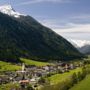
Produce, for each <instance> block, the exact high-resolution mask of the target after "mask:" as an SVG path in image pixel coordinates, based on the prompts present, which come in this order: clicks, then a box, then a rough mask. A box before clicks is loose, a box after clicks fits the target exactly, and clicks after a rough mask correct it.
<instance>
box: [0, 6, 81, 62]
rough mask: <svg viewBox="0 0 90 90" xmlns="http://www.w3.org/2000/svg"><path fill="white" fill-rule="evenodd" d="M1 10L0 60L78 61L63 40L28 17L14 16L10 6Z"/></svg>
mask: <svg viewBox="0 0 90 90" xmlns="http://www.w3.org/2000/svg"><path fill="white" fill-rule="evenodd" d="M3 8H4V9H3ZM3 8H2V9H1V11H0V60H5V61H10V62H18V61H19V58H20V57H24V58H30V59H33V60H39V61H48V60H70V59H75V58H81V57H82V54H81V53H80V52H79V51H78V50H77V49H76V48H74V47H73V45H71V44H70V43H69V42H68V41H67V40H66V39H64V38H63V37H61V36H60V35H58V34H57V33H55V32H54V31H52V30H51V29H50V28H47V27H45V26H43V25H42V24H40V23H39V22H38V21H36V20H35V19H34V18H32V17H31V16H25V15H22V14H17V12H16V11H15V10H13V9H12V8H11V6H3ZM7 8H8V11H9V12H8V11H7ZM2 10H3V11H2ZM12 12H13V13H12ZM16 15H18V17H17V16H16Z"/></svg>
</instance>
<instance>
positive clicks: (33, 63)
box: [20, 58, 50, 66]
mask: <svg viewBox="0 0 90 90" xmlns="http://www.w3.org/2000/svg"><path fill="white" fill-rule="evenodd" d="M20 60H21V61H22V62H23V63H25V64H26V65H36V66H46V65H49V64H50V63H47V62H40V61H34V60H30V59H24V58H21V59H20Z"/></svg>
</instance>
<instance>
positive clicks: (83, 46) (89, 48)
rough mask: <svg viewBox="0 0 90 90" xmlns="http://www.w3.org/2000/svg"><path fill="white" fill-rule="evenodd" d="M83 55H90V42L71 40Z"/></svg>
mask: <svg viewBox="0 0 90 90" xmlns="http://www.w3.org/2000/svg"><path fill="white" fill-rule="evenodd" d="M70 42H71V43H72V45H74V46H75V47H76V48H77V49H78V50H79V51H80V52H81V53H83V54H90V41H88V40H70Z"/></svg>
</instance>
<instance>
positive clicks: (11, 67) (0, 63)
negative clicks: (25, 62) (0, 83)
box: [0, 61, 21, 71]
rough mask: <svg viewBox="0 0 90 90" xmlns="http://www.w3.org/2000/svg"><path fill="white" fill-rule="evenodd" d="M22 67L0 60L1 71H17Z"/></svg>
mask: <svg viewBox="0 0 90 90" xmlns="http://www.w3.org/2000/svg"><path fill="white" fill-rule="evenodd" d="M19 69H21V67H20V66H18V65H13V64H11V63H7V62H3V61H0V71H15V70H19Z"/></svg>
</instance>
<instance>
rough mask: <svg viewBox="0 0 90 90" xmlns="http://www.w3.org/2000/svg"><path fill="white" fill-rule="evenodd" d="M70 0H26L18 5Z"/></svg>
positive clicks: (67, 0) (66, 1) (67, 1)
mask: <svg viewBox="0 0 90 90" xmlns="http://www.w3.org/2000/svg"><path fill="white" fill-rule="evenodd" d="M71 1H72V0H28V1H25V2H21V3H20V4H19V5H29V4H35V3H42V2H50V3H70V2H71Z"/></svg>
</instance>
